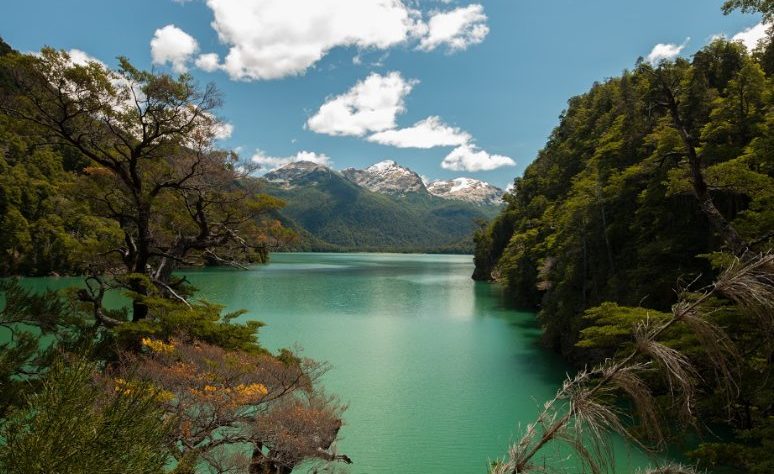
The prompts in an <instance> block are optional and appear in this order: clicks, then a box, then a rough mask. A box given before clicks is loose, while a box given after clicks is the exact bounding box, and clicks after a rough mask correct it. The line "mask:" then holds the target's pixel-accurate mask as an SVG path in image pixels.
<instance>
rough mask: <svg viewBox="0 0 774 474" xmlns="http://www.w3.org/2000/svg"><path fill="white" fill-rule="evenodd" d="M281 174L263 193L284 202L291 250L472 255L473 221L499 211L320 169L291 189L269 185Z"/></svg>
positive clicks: (295, 182) (309, 172) (307, 173)
mask: <svg viewBox="0 0 774 474" xmlns="http://www.w3.org/2000/svg"><path fill="white" fill-rule="evenodd" d="M296 165H303V163H301V164H296ZM296 165H289V167H292V166H296ZM283 171H286V170H285V168H283V169H280V170H278V171H276V172H272V173H269V174H267V175H266V177H267V178H268V179H267V180H265V181H264V183H265V184H264V187H263V189H264V191H265V192H267V193H269V194H271V195H272V196H276V197H279V198H280V199H282V200H283V201H284V202H285V207H284V208H283V209H282V211H281V217H280V219H281V220H282V221H283V223H285V225H286V226H287V227H289V228H291V229H295V230H296V231H297V232H298V233H299V238H298V239H296V240H295V241H294V242H292V243H291V244H290V248H293V249H302V250H315V251H318V250H336V251H398V252H412V251H413V252H451V253H470V252H471V251H472V249H473V242H472V239H471V237H470V236H471V234H472V232H473V231H474V229H475V228H476V225H477V222H482V221H485V220H486V219H489V218H492V217H493V216H494V215H495V214H496V212H497V210H498V206H496V205H491V204H473V203H470V202H465V201H460V200H456V199H455V200H452V199H444V198H441V197H437V196H433V195H431V194H429V193H427V192H408V193H405V194H399V195H397V194H395V195H393V194H383V193H378V192H373V191H370V190H368V189H366V188H364V187H362V186H359V185H357V184H355V183H353V182H351V181H350V180H348V179H347V178H345V177H344V176H342V175H341V174H340V173H338V172H335V171H333V170H331V169H329V168H326V167H323V166H319V165H313V168H311V169H310V170H304V173H303V174H301V175H299V176H296V177H295V178H294V179H293V180H292V184H288V183H284V184H282V185H281V184H278V183H277V182H276V181H273V180H276V178H277V177H278V176H279V174H280V173H282V172H283Z"/></svg>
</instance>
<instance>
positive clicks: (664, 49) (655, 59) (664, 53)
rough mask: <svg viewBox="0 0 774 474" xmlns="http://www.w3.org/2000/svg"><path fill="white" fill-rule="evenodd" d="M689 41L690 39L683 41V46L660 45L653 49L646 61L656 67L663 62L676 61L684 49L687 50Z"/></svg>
mask: <svg viewBox="0 0 774 474" xmlns="http://www.w3.org/2000/svg"><path fill="white" fill-rule="evenodd" d="M689 40H690V38H686V39H685V41H683V44H674V43H659V44H657V45H656V46H654V47H653V49H652V50H651V51H650V53H649V54H648V56H647V58H645V59H646V60H647V61H648V62H649V63H650V64H653V65H656V64H658V63H660V62H661V61H666V60H670V59H674V58H675V57H677V55H679V54H680V52H682V50H683V49H685V47H686V46H687V45H688V41H689Z"/></svg>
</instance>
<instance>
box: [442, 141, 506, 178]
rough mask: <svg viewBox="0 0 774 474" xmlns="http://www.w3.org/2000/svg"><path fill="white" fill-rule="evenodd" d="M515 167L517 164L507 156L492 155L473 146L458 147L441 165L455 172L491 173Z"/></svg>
mask: <svg viewBox="0 0 774 474" xmlns="http://www.w3.org/2000/svg"><path fill="white" fill-rule="evenodd" d="M515 165H516V162H514V161H513V160H512V159H510V158H509V157H507V156H503V155H490V154H489V153H487V152H486V151H484V150H479V149H477V148H476V147H475V145H471V144H465V145H461V146H458V147H457V148H455V149H454V150H452V151H451V153H449V154H448V155H446V158H444V159H443V162H442V163H441V167H442V168H444V169H447V170H455V171H489V170H493V169H496V168H500V167H502V166H515Z"/></svg>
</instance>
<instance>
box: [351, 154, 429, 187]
mask: <svg viewBox="0 0 774 474" xmlns="http://www.w3.org/2000/svg"><path fill="white" fill-rule="evenodd" d="M341 173H342V174H343V175H344V176H345V177H346V178H347V179H349V180H350V181H352V182H353V183H355V184H358V185H360V186H363V187H364V188H366V189H368V190H370V191H373V192H375V193H382V194H392V195H405V194H407V193H426V192H427V188H426V187H425V183H423V182H422V178H421V177H420V176H419V175H418V174H417V173H415V172H414V171H412V170H410V169H408V168H404V167H403V166H400V165H399V164H397V163H395V162H394V161H392V160H387V161H382V162H379V163H376V164H374V165H371V166H369V167H368V168H366V169H364V170H358V169H355V168H347V169H345V170H343V171H342V172H341Z"/></svg>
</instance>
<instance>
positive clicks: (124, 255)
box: [0, 49, 283, 320]
mask: <svg viewBox="0 0 774 474" xmlns="http://www.w3.org/2000/svg"><path fill="white" fill-rule="evenodd" d="M3 61H4V63H5V64H4V65H5V68H4V70H6V71H9V75H10V78H9V81H10V82H11V83H12V84H13V86H14V87H13V88H12V89H11V90H12V91H14V92H13V93H10V94H8V93H6V96H5V97H3V98H2V100H1V101H0V104H2V108H3V110H4V111H5V112H6V113H7V114H9V115H11V116H12V117H15V118H17V119H20V120H23V121H25V122H27V123H28V124H33V125H35V126H36V127H38V128H39V129H40V131H41V133H43V134H45V135H47V136H48V138H49V139H50V140H51V141H52V142H53V143H56V144H58V145H60V146H66V147H70V148H72V149H74V150H76V151H77V152H78V153H80V154H82V155H83V156H85V157H86V158H88V159H89V160H90V161H91V165H90V166H88V167H87V168H86V169H85V172H86V173H85V176H83V177H82V178H81V180H80V182H79V183H78V185H79V186H78V188H79V189H80V192H81V194H82V199H84V200H86V201H87V202H89V203H90V205H91V208H92V209H93V212H95V213H96V214H97V215H100V216H103V217H106V218H109V219H111V220H112V221H114V222H115V223H116V224H117V225H118V226H119V227H120V229H121V231H122V233H123V237H122V241H121V242H117V245H116V246H115V247H113V248H111V249H109V250H108V251H106V252H103V253H102V255H100V257H101V258H100V259H99V261H97V262H95V263H94V264H93V265H92V271H93V273H94V274H95V275H102V274H104V273H105V272H107V273H108V274H112V275H113V276H118V277H119V278H118V279H117V281H118V283H119V284H120V286H122V287H125V288H127V289H129V290H131V292H132V293H133V295H134V296H133V299H134V306H133V314H132V318H133V319H134V320H140V319H143V318H145V317H146V316H147V313H148V308H147V305H146V304H145V303H144V302H143V297H146V296H148V295H149V294H150V292H151V288H153V287H156V288H157V289H158V290H159V291H161V292H162V293H164V294H165V295H167V296H171V297H176V298H184V297H185V288H184V285H183V282H182V281H181V280H179V279H176V278H174V277H173V276H172V272H173V270H174V269H175V268H177V267H178V266H180V265H193V264H200V263H203V262H206V261H212V262H218V263H227V264H235V265H236V264H240V263H242V262H251V261H256V260H257V261H262V260H264V259H265V258H266V252H267V245H268V243H269V242H270V241H271V239H272V238H273V237H278V236H279V237H281V236H283V231H282V230H281V229H280V228H279V226H278V225H277V224H276V223H275V222H274V221H270V220H267V219H266V216H267V214H268V213H269V212H270V211H272V210H274V209H276V208H277V207H279V205H280V203H279V201H277V200H275V199H273V198H269V197H267V196H262V195H259V194H258V193H257V189H256V188H255V182H254V181H252V180H249V179H244V178H245V170H244V169H242V168H241V165H240V164H239V163H238V162H237V157H236V156H235V155H234V154H231V153H228V152H224V151H219V150H217V149H215V148H214V141H215V140H216V138H217V137H218V136H219V135H221V134H222V133H223V132H224V130H226V129H227V127H228V126H227V125H226V124H224V123H223V122H221V121H220V120H218V119H217V118H216V116H215V115H214V112H215V110H216V109H217V107H218V106H219V105H220V103H221V101H220V96H219V94H218V92H217V90H216V89H215V88H214V86H212V85H208V86H207V87H205V88H203V89H201V88H198V87H197V86H196V84H195V83H194V82H193V80H192V78H191V77H190V76H187V75H181V76H180V77H178V78H173V77H171V76H169V75H166V74H153V73H148V72H143V71H139V70H137V69H136V68H134V67H133V66H132V65H131V64H130V63H129V62H128V61H127V60H126V59H121V60H120V67H119V69H118V70H117V71H111V70H109V69H108V68H106V67H105V66H104V65H102V64H100V63H98V62H94V61H92V62H86V63H74V62H73V61H72V59H71V58H70V57H69V56H68V54H67V53H66V52H63V51H55V50H52V49H44V50H43V51H42V52H41V54H40V55H39V56H27V55H18V54H8V55H6V56H5V57H4V58H3ZM6 92H7V91H6Z"/></svg>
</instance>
